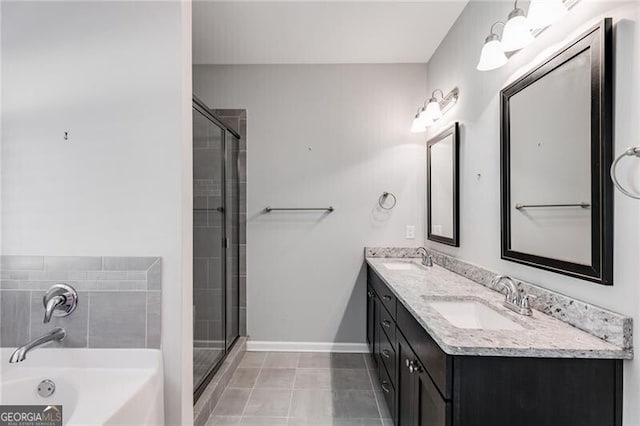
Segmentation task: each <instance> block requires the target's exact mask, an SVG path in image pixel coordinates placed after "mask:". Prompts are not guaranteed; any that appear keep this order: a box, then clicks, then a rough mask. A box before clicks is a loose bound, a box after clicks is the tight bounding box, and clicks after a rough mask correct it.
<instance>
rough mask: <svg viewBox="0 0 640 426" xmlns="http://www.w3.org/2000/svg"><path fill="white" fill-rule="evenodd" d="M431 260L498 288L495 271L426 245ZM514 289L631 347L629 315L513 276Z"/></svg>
mask: <svg viewBox="0 0 640 426" xmlns="http://www.w3.org/2000/svg"><path fill="white" fill-rule="evenodd" d="M427 252H428V253H429V254H430V255H431V256H433V262H434V263H435V264H436V265H440V266H442V267H443V268H445V269H448V270H450V271H452V272H454V273H456V274H459V275H462V276H464V277H466V278H468V279H470V280H471V281H474V282H476V283H478V284H481V285H483V286H485V287H487V288H489V289H491V290H494V291H498V292H499V291H500V288H498V287H495V286H493V284H492V283H491V280H492V279H493V277H494V276H496V275H498V273H497V272H493V271H489V270H487V269H484V268H482V267H479V266H476V265H473V264H470V263H467V262H464V261H462V260H460V259H456V258H455V257H452V256H449V255H446V254H444V253H442V252H439V251H437V250H433V249H427ZM365 257H366V258H380V257H384V258H420V255H419V254H418V252H417V249H415V248H412V247H411V248H407V247H367V248H365ZM514 279H515V280H516V283H517V285H518V289H519V290H520V291H521V292H524V293H526V294H531V295H533V296H536V299H535V300H532V301H531V306H532V307H533V308H534V309H536V310H538V311H540V312H542V313H544V314H546V315H549V316H552V317H553V318H556V319H559V320H560V321H563V322H566V323H568V324H570V325H572V326H574V327H576V328H579V329H580V330H582V331H585V332H587V333H589V334H592V335H594V336H596V337H598V338H600V339H602V340H604V341H606V342H609V343H611V344H613V345H615V346H618V347H620V348H623V349H625V350H629V351H631V350H632V348H633V319H632V318H630V317H626V316H624V315H621V314H618V313H616V312H613V311H610V310H608V309H605V308H601V307H599V306H596V305H592V304H589V303H586V302H582V301H580V300H577V299H574V298H572V297H569V296H566V295H564V294H561V293H556V292H554V291H551V290H547V289H546V288H543V287H540V286H538V285H535V284H531V283H527V282H524V281H521V280H518V279H516V278H515V277H514Z"/></svg>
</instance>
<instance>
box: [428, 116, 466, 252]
mask: <svg viewBox="0 0 640 426" xmlns="http://www.w3.org/2000/svg"><path fill="white" fill-rule="evenodd" d="M458 127H459V125H458V122H455V123H453V124H452V125H451V126H449V127H447V128H446V129H445V130H443V131H442V132H440V133H439V134H438V135H436V136H434V137H433V138H431V139H429V141H427V239H429V240H431V241H436V242H439V243H442V244H448V245H450V246H454V247H459V246H460V242H459V236H460V213H459V206H460V178H459V171H458V170H459V166H460V154H459V150H460V133H459V131H458ZM448 136H453V144H452V149H453V152H452V154H453V164H452V172H453V176H452V178H453V194H452V195H453V200H452V201H453V236H452V237H451V238H448V237H444V236H442V235H436V234H433V233H432V232H431V147H432V146H433V145H434V144H436V143H438V142H440V141H442V140H443V139H445V138H446V137H448Z"/></svg>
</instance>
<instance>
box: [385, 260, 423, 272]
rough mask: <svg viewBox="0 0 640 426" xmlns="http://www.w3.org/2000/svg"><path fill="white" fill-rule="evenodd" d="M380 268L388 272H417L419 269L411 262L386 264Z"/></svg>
mask: <svg viewBox="0 0 640 426" xmlns="http://www.w3.org/2000/svg"><path fill="white" fill-rule="evenodd" d="M382 266H384V267H385V268H387V269H388V270H390V271H417V270H420V269H421V268H420V266H418V265H416V264H415V263H413V262H387V263H383V264H382Z"/></svg>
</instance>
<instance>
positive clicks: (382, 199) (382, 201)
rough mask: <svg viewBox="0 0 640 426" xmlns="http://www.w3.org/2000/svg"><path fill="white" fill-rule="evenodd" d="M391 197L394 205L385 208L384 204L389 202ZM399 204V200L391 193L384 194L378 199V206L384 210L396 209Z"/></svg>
mask: <svg viewBox="0 0 640 426" xmlns="http://www.w3.org/2000/svg"><path fill="white" fill-rule="evenodd" d="M388 197H391V198H393V204H391V205H390V206H389V207H385V205H384V202H385V201H387V198H388ZM397 202H398V200H397V199H396V196H395V195H393V194H392V193H391V192H386V191H385V192H383V193H382V195H381V196H380V197H378V204H379V205H380V208H382V209H384V210H391V209H392V208H394V207H395V206H396V203H397Z"/></svg>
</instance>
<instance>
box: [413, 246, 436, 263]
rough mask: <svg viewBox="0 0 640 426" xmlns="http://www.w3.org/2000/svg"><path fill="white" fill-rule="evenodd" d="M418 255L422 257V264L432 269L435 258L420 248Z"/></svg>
mask: <svg viewBox="0 0 640 426" xmlns="http://www.w3.org/2000/svg"><path fill="white" fill-rule="evenodd" d="M416 251H417V252H418V254H420V255H422V264H423V265H424V266H428V267H431V266H433V256H431V255H430V254H429V253H427V249H426V248H424V247H418V249H417V250H416Z"/></svg>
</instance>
